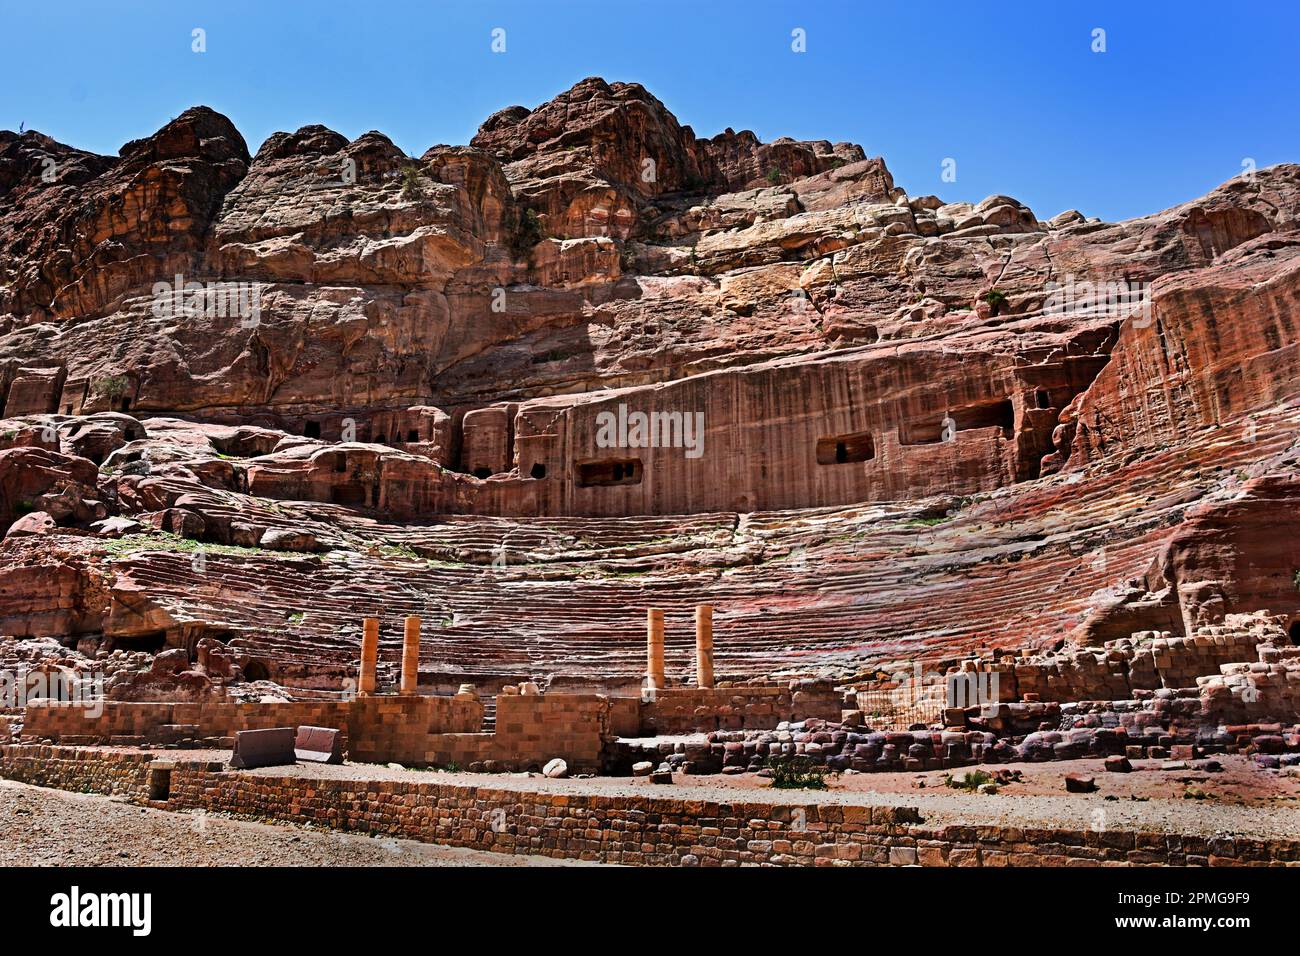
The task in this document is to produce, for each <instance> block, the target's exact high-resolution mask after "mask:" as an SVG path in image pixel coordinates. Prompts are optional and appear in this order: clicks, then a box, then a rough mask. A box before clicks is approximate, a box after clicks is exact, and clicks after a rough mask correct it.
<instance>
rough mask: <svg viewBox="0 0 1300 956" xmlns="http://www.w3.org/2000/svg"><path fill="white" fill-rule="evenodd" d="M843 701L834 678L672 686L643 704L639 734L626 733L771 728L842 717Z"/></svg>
mask: <svg viewBox="0 0 1300 956" xmlns="http://www.w3.org/2000/svg"><path fill="white" fill-rule="evenodd" d="M842 707H843V695H842V694H840V693H839V692H838V691H836V690H835V686H834V684H833V683H832V682H831V681H828V680H795V681H769V682H762V683H760V682H752V683H745V684H737V685H734V686H723V687H711V688H698V687H667V688H664V689H663V690H658V691H655V695H654V699H653V700H650V701H646V702H643V703H642V704H641V715H640V724H641V726H640V732H639V734H637V735H633V734H622V735H620V736H647V737H648V736H653V735H655V734H686V733H697V732H703V733H707V732H709V731H714V730H771V729H773V728H774V727H776V725H777V724H779V723H781V722H782V721H790V720H805V719H807V718H819V719H821V720H839V719H840V711H841V709H842Z"/></svg>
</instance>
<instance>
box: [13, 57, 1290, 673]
mask: <svg viewBox="0 0 1300 956" xmlns="http://www.w3.org/2000/svg"><path fill="white" fill-rule="evenodd" d="M1298 210H1300V167H1297V166H1294V165H1281V166H1275V167H1271V168H1269V169H1264V170H1259V171H1258V172H1255V173H1253V174H1252V175H1250V176H1249V177H1237V178H1234V179H1232V180H1230V181H1228V182H1226V183H1224V184H1223V185H1222V186H1220V187H1219V188H1217V189H1215V190H1213V191H1212V192H1211V193H1209V194H1208V195H1206V196H1204V197H1202V198H1200V199H1196V200H1192V201H1189V202H1187V203H1185V204H1183V205H1180V206H1177V207H1174V208H1172V209H1169V210H1166V211H1164V212H1161V213H1158V214H1156V215H1152V216H1148V217H1144V218H1141V219H1134V220H1130V221H1127V222H1121V223H1106V222H1101V221H1099V220H1096V219H1092V218H1088V217H1086V216H1085V215H1083V214H1081V213H1079V212H1077V211H1073V210H1071V211H1068V212H1065V213H1061V214H1060V215H1057V216H1055V217H1053V218H1051V219H1048V220H1040V219H1039V218H1038V217H1037V215H1036V214H1035V213H1034V212H1033V211H1032V210H1030V209H1029V208H1027V207H1026V206H1025V205H1024V204H1022V203H1020V202H1018V201H1016V200H1015V199H1012V198H1010V197H1007V196H990V197H988V198H987V199H985V200H983V201H982V202H979V203H976V204H971V203H966V202H945V201H944V200H943V199H941V198H939V197H935V196H909V195H907V194H906V193H905V192H904V191H903V190H902V189H901V188H899V187H898V186H896V185H895V184H894V181H893V178H892V176H891V175H890V173H889V170H888V169H887V167H886V165H885V163H884V161H883V160H882V159H879V158H870V157H868V156H867V155H866V153H865V152H864V151H863V149H862V148H861V147H860V146H856V145H853V144H847V143H830V142H824V141H816V142H797V141H794V140H789V139H779V140H776V141H774V142H771V143H761V142H759V141H758V139H757V138H756V137H755V136H754V135H753V134H752V133H750V132H748V131H741V132H735V131H732V130H727V131H725V132H723V133H721V134H719V135H717V136H715V137H713V138H711V139H704V138H700V137H697V136H696V135H695V133H694V132H693V131H692V130H691V128H690V127H688V126H683V125H681V124H680V123H679V122H678V120H677V119H676V118H675V117H674V116H673V115H672V114H671V113H670V112H669V111H668V110H667V109H666V108H665V107H664V105H663V104H662V103H660V102H659V100H657V99H656V98H655V97H654V96H652V95H651V94H650V93H649V92H647V91H646V90H645V89H644V88H642V87H641V86H640V85H638V84H635V83H607V82H605V81H604V80H601V79H597V78H592V79H587V80H583V81H582V82H580V83H578V84H577V85H576V86H574V87H573V88H572V89H570V90H568V91H566V92H564V93H562V94H560V95H559V96H557V97H556V98H555V99H554V100H552V101H551V102H549V103H545V104H542V105H541V106H538V107H536V108H534V109H531V110H529V109H526V108H524V107H520V106H515V107H510V108H508V109H504V110H502V111H500V112H498V113H495V114H494V115H492V116H491V117H489V118H488V119H487V121H486V122H485V123H484V124H483V126H482V127H481V128H480V130H479V132H478V133H477V135H475V136H474V137H473V139H472V140H471V143H470V145H469V146H434V147H432V148H430V149H429V150H427V151H426V152H425V153H424V155H423V156H421V157H419V158H418V159H417V158H414V157H409V156H406V155H404V154H403V152H402V151H401V150H400V149H398V148H397V147H396V146H394V145H393V143H392V142H391V141H390V140H389V139H388V138H387V137H385V136H384V135H383V134H381V133H378V132H370V133H366V134H364V135H362V136H360V137H358V138H357V139H355V140H352V141H349V140H348V139H347V138H346V137H344V136H342V135H340V134H338V133H335V132H333V131H331V130H329V129H326V128H324V127H322V126H309V127H304V128H303V129H300V130H298V131H297V132H294V133H277V134H275V135H273V136H271V137H270V138H269V139H267V141H266V142H265V143H263V144H262V146H261V148H260V149H259V150H258V152H257V154H256V155H254V156H250V155H249V153H248V149H247V146H246V144H245V142H244V140H243V137H242V136H241V135H240V134H239V132H238V130H236V129H235V127H234V126H233V125H232V124H231V123H230V121H229V120H227V119H226V118H225V117H223V116H221V115H220V114H218V113H216V112H214V111H213V110H210V109H208V108H206V107H195V108H193V109H190V110H187V111H186V112H185V113H183V114H182V115H181V116H179V117H177V118H176V119H174V120H172V121H171V122H170V123H168V124H167V125H166V126H165V127H163V128H162V129H161V130H159V131H158V132H157V133H156V134H154V135H153V136H151V137H148V138H146V139H142V140H137V141H134V142H131V143H127V144H126V145H125V146H123V147H122V149H121V151H120V154H119V155H118V156H117V157H108V156H98V155H94V154H91V153H86V152H83V151H81V150H78V149H75V148H73V147H69V146H65V145H63V144H60V143H57V142H55V141H53V140H52V139H50V138H49V137H47V136H44V135H42V134H40V133H37V132H26V133H23V134H21V135H20V134H16V133H12V132H0V398H3V403H4V404H3V412H2V416H3V419H4V421H3V422H0V449H3V450H0V517H2V518H3V519H4V522H5V527H7V528H9V533H8V535H7V537H6V539H5V541H4V543H3V546H2V547H0V635H3V634H7V635H14V636H17V637H21V638H30V639H33V640H38V639H50V640H53V641H56V642H58V643H61V644H62V645H64V646H65V647H66V648H68V649H69V652H71V649H73V648H79V649H80V651H81V652H83V653H90V654H94V653H96V652H99V651H107V650H146V651H150V652H156V651H158V650H160V649H162V648H163V647H167V646H171V647H177V648H184V649H185V650H186V651H187V653H188V654H189V656H190V658H191V659H193V660H196V659H198V658H199V657H200V656H203V657H204V658H205V659H208V660H220V661H225V662H226V663H225V664H222V665H220V666H217V667H214V669H213V670H212V671H210V673H216V674H217V676H221V675H220V672H221V671H222V668H223V667H224V668H233V670H230V671H229V673H231V674H243V675H244V676H245V677H246V678H247V677H249V676H250V675H257V676H260V677H268V678H272V679H275V680H277V681H280V682H281V683H283V684H286V685H289V686H296V687H300V688H318V689H330V688H335V687H337V686H338V683H339V681H340V680H341V679H342V678H343V677H344V676H345V675H346V674H348V673H350V671H351V668H352V667H353V666H354V662H355V659H356V653H357V650H356V649H357V645H358V642H359V637H360V630H359V628H360V618H361V616H362V615H363V614H367V613H372V612H378V613H379V614H381V616H382V617H383V630H382V644H383V647H382V655H381V656H382V657H383V659H384V661H385V665H384V666H386V667H392V666H395V662H396V660H397V653H398V651H397V648H398V645H399V643H400V634H401V623H400V620H401V615H403V614H408V613H414V614H419V615H420V616H421V617H422V618H423V619H424V622H425V628H424V633H425V641H424V645H423V647H422V662H423V663H422V666H423V669H424V671H425V673H426V675H428V676H429V679H431V680H434V681H438V680H446V681H448V682H452V683H453V686H454V682H455V681H456V680H458V679H459V678H460V677H462V676H469V677H473V678H476V679H481V680H489V679H495V680H501V681H504V680H511V679H518V678H521V677H522V678H532V677H550V676H554V677H556V678H561V677H562V678H566V679H571V680H573V681H578V682H587V683H594V684H598V685H604V684H611V683H613V684H616V683H619V682H634V681H635V680H636V679H637V675H638V674H639V673H640V671H641V668H642V661H641V653H642V648H643V634H642V630H641V628H642V622H643V619H644V608H645V607H646V606H647V605H654V606H659V607H663V608H665V609H667V612H668V622H669V640H668V664H669V669H670V673H675V674H676V675H677V676H683V675H684V674H685V671H686V668H687V667H688V663H689V660H690V648H691V644H692V642H691V638H690V632H689V623H688V621H689V614H690V609H691V607H692V606H693V605H694V604H696V603H698V602H709V603H712V604H714V605H715V607H716V608H717V616H716V623H715V629H716V630H715V634H716V636H715V640H716V653H717V662H718V663H717V666H718V669H719V676H722V677H727V676H737V677H739V676H748V675H757V674H773V673H822V672H825V673H831V674H834V675H838V676H854V675H863V674H870V673H873V672H874V671H875V670H876V669H877V668H880V667H883V666H889V665H896V664H898V663H900V662H910V661H914V660H924V661H928V662H938V661H951V660H955V659H958V658H960V657H961V656H963V655H965V654H968V653H970V652H971V651H972V650H974V649H977V648H1004V649H1009V648H1029V647H1033V648H1042V647H1047V646H1052V645H1057V644H1060V643H1061V642H1063V641H1077V642H1088V643H1099V642H1101V641H1104V640H1110V639H1113V638H1115V637H1121V636H1126V635H1127V634H1129V633H1132V632H1134V631H1141V630H1161V631H1165V630H1167V631H1170V632H1171V633H1175V634H1191V633H1193V632H1194V631H1195V629H1196V628H1198V627H1200V626H1203V625H1206V624H1212V623H1215V622H1216V621H1220V620H1222V619H1223V617H1224V616H1225V615H1227V614H1231V613H1245V612H1251V611H1257V610H1267V611H1270V612H1272V613H1274V614H1280V615H1284V616H1288V617H1289V616H1291V615H1295V614H1296V613H1297V612H1300V592H1298V591H1297V572H1298V571H1300V544H1297V541H1300V535H1297V533H1296V532H1297V530H1300V529H1297V528H1296V527H1293V525H1294V524H1295V523H1296V522H1297V521H1298V520H1300V519H1298V518H1297V514H1298V513H1300V512H1298V511H1297V507H1296V505H1297V497H1298V496H1300V492H1298V489H1300V475H1298V474H1297V470H1296V461H1297V448H1296V435H1297V428H1296V426H1297V423H1298V422H1300V404H1298V403H1297V393H1298V391H1300V386H1298V385H1297V383H1298V381H1300V376H1298V374H1297V373H1298V372H1300V367H1298V366H1300V360H1298V357H1297V326H1296V322H1297V318H1296V316H1297V311H1296V309H1297V301H1298V293H1300V218H1298ZM187 673H189V672H184V671H182V672H181V674H182V675H184V674H187ZM199 676H202V675H199ZM150 679H151V680H152V679H153V677H151V678H150ZM158 679H160V680H161V679H168V680H171V679H175V680H176V681H178V682H179V684H180V685H183V686H185V687H186V688H187V690H186V693H190V692H194V693H199V692H202V690H203V684H202V681H200V680H198V679H197V678H196V677H194V676H191V677H188V678H183V677H175V678H173V677H169V676H168V675H166V674H164V675H161V677H159V678H158ZM196 688H197V689H196ZM127 692H128V691H125V690H124V691H123V693H127Z"/></svg>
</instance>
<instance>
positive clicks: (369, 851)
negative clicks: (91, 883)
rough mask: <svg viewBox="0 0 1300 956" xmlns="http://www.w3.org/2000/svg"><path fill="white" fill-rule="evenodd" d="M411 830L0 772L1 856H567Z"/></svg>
mask: <svg viewBox="0 0 1300 956" xmlns="http://www.w3.org/2000/svg"><path fill="white" fill-rule="evenodd" d="M564 865H574V864H573V863H571V862H570V861H566V860H552V859H549V858H546V857H536V856H512V855H509V854H504V853H486V852H482V851H477V850H465V849H460V848H456V847H445V846H433V845H431V844H427V843H416V842H414V841H411V840H394V839H372V838H370V837H366V836H360V835H358V834H349V833H334V832H331V831H328V830H313V829H309V828H307V827H298V826H288V825H275V826H272V825H269V824H265V823H251V822H247V821H243V820H233V819H229V818H227V817H222V816H214V815H210V814H193V813H171V812H168V811H166V810H152V809H148V808H145V807H137V806H134V805H132V804H128V803H124V802H121V801H119V800H116V799H113V798H110V797H101V796H93V795H88V794H80V793H66V792H64V791H62V790H48V789H45V788H43V787H32V786H28V785H26V784H21V783H14V782H13V781H10V780H0V866H4V867H9V866H564Z"/></svg>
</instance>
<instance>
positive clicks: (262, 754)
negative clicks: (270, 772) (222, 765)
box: [230, 727, 297, 770]
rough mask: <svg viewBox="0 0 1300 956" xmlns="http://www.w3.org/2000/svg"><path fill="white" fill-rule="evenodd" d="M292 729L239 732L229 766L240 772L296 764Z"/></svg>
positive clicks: (278, 728) (236, 735)
mask: <svg viewBox="0 0 1300 956" xmlns="http://www.w3.org/2000/svg"><path fill="white" fill-rule="evenodd" d="M294 738H295V734H294V729H293V728H292V727H274V728H271V729H269V730H241V731H239V732H238V733H237V734H235V750H234V752H233V753H232V754H231V755H230V766H232V767H235V768H238V769H240V770H250V769H252V768H254V767H281V766H287V765H292V764H294V763H296V762H297V758H296V756H295V754H294V749H293V745H294Z"/></svg>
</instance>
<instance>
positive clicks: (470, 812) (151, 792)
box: [0, 744, 1300, 866]
mask: <svg viewBox="0 0 1300 956" xmlns="http://www.w3.org/2000/svg"><path fill="white" fill-rule="evenodd" d="M155 759H156V760H158V761H159V762H160V763H161V764H163V765H165V766H166V768H167V773H166V779H167V785H166V787H167V792H166V794H165V798H166V799H165V805H166V806H167V807H168V808H169V809H177V810H204V811H222V812H228V813H233V814H237V815H240V816H247V817H256V818H263V819H267V818H269V819H274V820H281V821H285V822H289V823H297V824H304V823H311V824H313V825H316V826H327V827H331V828H333V829H337V830H348V831H354V832H359V833H368V834H373V835H382V836H390V837H402V838H407V839H413V840H421V841H425V842H430V843H440V844H445V845H449V846H461V847H468V848H471V849H479V850H494V851H497V852H505V853H528V854H539V855H544V856H551V857H560V858H568V859H582V860H592V861H599V862H604V863H623V864H632V865H651V866H738V865H742V864H767V865H778V866H889V865H895V866H897V865H910V864H919V865H922V866H1079V865H1126V864H1128V865H1132V864H1144V865H1160V866H1182V865H1210V866H1234V865H1265V864H1285V863H1300V841H1290V840H1278V841H1262V840H1251V839H1244V838H1230V837H1219V838H1205V837H1198V836H1184V835H1180V834H1174V833H1154V832H1145V831H1127V830H1115V829H1108V830H1102V831H1094V830H1075V829H1058V828H1020V827H1012V826H1001V825H989V826H965V825H948V826H926V825H925V823H924V821H923V820H922V819H921V817H920V814H919V812H918V811H917V809H916V808H913V807H884V806H861V805H848V804H832V803H819V802H811V801H810V802H805V803H801V802H797V801H795V802H786V801H776V800H771V799H764V798H763V796H762V795H754V796H750V795H748V794H746V795H745V798H744V799H738V800H736V801H734V802H720V801H716V800H698V799H691V798H689V796H674V795H669V794H664V795H659V794H655V795H647V796H639V795H636V796H634V795H614V794H608V795H607V794H574V793H561V792H553V791H552V792H547V791H544V790H516V789H511V788H505V787H492V786H490V785H480V786H467V785H464V784H452V783H438V782H435V781H423V780H418V779H416V780H413V781H411V782H407V781H390V780H356V779H320V778H312V779H310V780H308V779H306V778H302V777H294V776H292V775H288V774H286V775H270V774H266V773H264V772H262V773H245V772H240V771H227V770H220V769H217V768H216V767H214V766H213V765H212V764H210V763H208V762H204V761H194V760H191V761H187V760H184V759H178V760H173V759H172V758H171V757H170V756H169V757H166V758H164V757H162V756H157V757H155V755H152V754H140V753H130V752H125V751H114V750H100V751H95V750H87V749H80V750H79V749H77V748H70V747H52V746H30V745H16V744H10V745H6V746H3V747H0V776H5V777H8V778H10V779H14V780H21V781H24V782H27V783H36V784H40V785H43V786H54V787H61V788H63V789H69V790H90V791H94V792H98V793H117V794H121V795H124V796H127V797H129V798H131V799H134V800H137V801H139V802H150V801H151V797H152V798H154V799H153V800H152V802H154V803H155V805H162V803H163V801H162V799H159V794H158V792H157V789H156V788H157V785H158V781H157V779H153V780H151V778H150V773H149V770H150V767H149V765H150V763H151V761H153V760H155ZM738 796H739V795H738Z"/></svg>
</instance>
